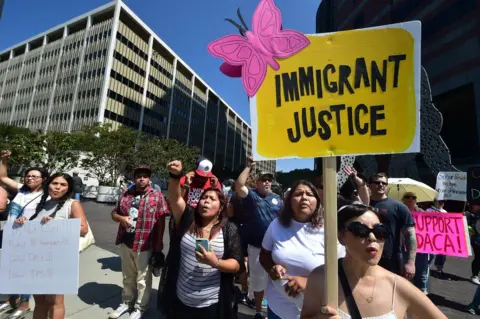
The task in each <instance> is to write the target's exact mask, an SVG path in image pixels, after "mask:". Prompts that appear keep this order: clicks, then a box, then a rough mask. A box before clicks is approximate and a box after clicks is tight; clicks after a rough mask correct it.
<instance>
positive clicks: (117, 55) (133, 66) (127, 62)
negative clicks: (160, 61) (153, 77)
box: [113, 50, 146, 77]
mask: <svg viewBox="0 0 480 319" xmlns="http://www.w3.org/2000/svg"><path fill="white" fill-rule="evenodd" d="M113 57H114V58H115V59H117V60H118V61H120V62H122V63H123V64H124V65H126V66H128V67H129V68H130V69H132V70H133V71H135V72H137V73H138V74H140V75H141V76H142V77H145V74H146V73H145V70H143V69H142V68H141V67H139V66H138V65H136V64H135V63H133V62H132V61H130V60H129V59H127V58H126V57H124V56H123V55H122V54H120V52H118V51H116V50H115V52H114V53H113Z"/></svg>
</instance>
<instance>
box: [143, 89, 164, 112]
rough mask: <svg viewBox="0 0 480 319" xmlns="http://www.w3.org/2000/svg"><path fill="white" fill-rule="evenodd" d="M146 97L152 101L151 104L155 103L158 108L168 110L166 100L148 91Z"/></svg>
mask: <svg viewBox="0 0 480 319" xmlns="http://www.w3.org/2000/svg"><path fill="white" fill-rule="evenodd" d="M147 97H148V98H149V99H150V100H152V101H153V102H155V104H156V105H160V106H163V107H165V108H168V106H169V101H167V99H164V98H161V97H158V96H156V95H155V94H153V93H152V92H150V91H148V90H147Z"/></svg>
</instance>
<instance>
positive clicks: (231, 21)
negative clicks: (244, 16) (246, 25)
mask: <svg viewBox="0 0 480 319" xmlns="http://www.w3.org/2000/svg"><path fill="white" fill-rule="evenodd" d="M225 21H227V22H230V23H231V24H233V25H234V26H235V27H236V28H237V29H238V30H240V34H241V35H243V36H245V32H246V31H245V29H243V28H242V27H241V26H240V25H239V24H238V23H236V22H235V21H233V20H232V19H228V18H227V19H225Z"/></svg>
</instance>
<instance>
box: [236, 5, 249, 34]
mask: <svg viewBox="0 0 480 319" xmlns="http://www.w3.org/2000/svg"><path fill="white" fill-rule="evenodd" d="M237 16H238V18H239V19H240V22H241V23H242V25H243V27H244V28H245V31H248V27H247V24H246V23H245V20H243V17H242V14H241V13H240V8H238V9H237Z"/></svg>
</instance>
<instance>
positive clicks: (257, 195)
mask: <svg viewBox="0 0 480 319" xmlns="http://www.w3.org/2000/svg"><path fill="white" fill-rule="evenodd" d="M254 167H255V162H254V161H253V158H252V157H249V158H248V160H247V166H246V167H245V169H244V170H243V172H242V173H241V174H240V175H239V176H238V178H237V181H236V182H235V190H236V192H237V196H239V197H240V198H243V199H244V200H243V213H244V214H247V216H248V217H249V221H248V223H247V231H248V234H249V236H248V268H249V275H250V277H249V283H248V288H249V291H250V292H253V295H254V297H255V311H256V314H255V317H254V318H255V319H261V318H263V315H262V306H263V307H266V304H265V303H266V302H264V301H263V295H264V291H265V289H266V288H267V284H268V274H267V273H266V271H265V270H264V269H263V267H262V265H261V264H260V261H259V255H260V249H261V247H262V241H263V236H264V235H265V232H266V231H267V228H268V226H270V223H271V222H272V221H273V220H274V219H275V218H277V216H278V212H279V211H280V209H281V208H282V199H281V198H280V196H278V195H277V194H274V193H272V182H273V180H274V176H273V174H272V173H270V172H260V174H258V175H257V179H256V185H255V186H256V188H255V189H249V188H248V187H247V186H246V182H247V178H248V176H249V175H250V171H251V170H252V169H253V168H254ZM262 304H263V305H262Z"/></svg>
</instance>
